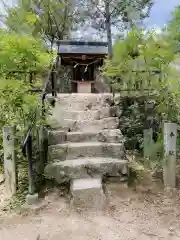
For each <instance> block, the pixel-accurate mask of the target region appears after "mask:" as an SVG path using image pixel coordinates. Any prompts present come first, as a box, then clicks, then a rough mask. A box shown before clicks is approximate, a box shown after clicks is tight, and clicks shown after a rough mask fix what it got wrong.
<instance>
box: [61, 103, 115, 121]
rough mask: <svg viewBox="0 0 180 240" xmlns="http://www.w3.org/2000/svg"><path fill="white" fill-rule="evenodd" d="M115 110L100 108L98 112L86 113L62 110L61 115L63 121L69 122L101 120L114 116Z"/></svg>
mask: <svg viewBox="0 0 180 240" xmlns="http://www.w3.org/2000/svg"><path fill="white" fill-rule="evenodd" d="M115 114H116V108H115V107H109V106H108V107H101V108H100V109H99V110H86V111H77V110H68V111H67V110H66V109H65V110H64V111H62V115H63V118H64V119H71V120H89V121H92V120H99V119H102V118H108V117H112V116H115Z"/></svg>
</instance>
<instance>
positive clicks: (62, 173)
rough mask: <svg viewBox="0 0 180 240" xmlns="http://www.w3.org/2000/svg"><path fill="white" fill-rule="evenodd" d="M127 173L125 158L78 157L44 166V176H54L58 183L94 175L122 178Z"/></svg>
mask: <svg viewBox="0 0 180 240" xmlns="http://www.w3.org/2000/svg"><path fill="white" fill-rule="evenodd" d="M127 174H128V166H127V160H121V159H115V158H111V157H110V158H78V159H74V160H73V159H72V160H66V161H63V162H62V161H55V162H54V163H49V164H48V165H47V166H46V167H45V176H46V177H47V178H54V179H55V180H56V181H57V182H58V183H63V182H69V181H70V180H72V179H79V178H89V177H93V178H94V177H96V176H104V175H106V176H109V177H119V179H121V178H122V180H124V176H125V175H126V176H127Z"/></svg>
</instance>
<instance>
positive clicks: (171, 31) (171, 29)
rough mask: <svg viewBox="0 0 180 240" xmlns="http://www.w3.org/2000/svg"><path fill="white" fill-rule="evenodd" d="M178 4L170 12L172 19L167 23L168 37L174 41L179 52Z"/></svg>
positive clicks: (179, 20) (179, 18)
mask: <svg viewBox="0 0 180 240" xmlns="http://www.w3.org/2000/svg"><path fill="white" fill-rule="evenodd" d="M179 26H180V5H178V6H177V7H176V8H175V10H174V11H173V12H172V19H171V20H170V22H169V23H168V25H167V31H168V35H169V39H170V40H171V41H172V42H173V43H174V45H175V49H176V51H177V52H180V28H179Z"/></svg>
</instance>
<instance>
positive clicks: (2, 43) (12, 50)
mask: <svg viewBox="0 0 180 240" xmlns="http://www.w3.org/2000/svg"><path fill="white" fill-rule="evenodd" d="M51 57H52V56H51V55H50V54H49V53H47V51H46V49H45V48H44V45H43V43H42V42H41V41H40V40H37V39H35V38H33V37H31V36H28V35H22V36H21V35H18V34H16V33H8V32H5V31H3V30H2V31H0V76H2V75H6V74H7V73H8V72H11V71H24V72H30V71H37V72H40V71H43V70H45V69H46V68H47V67H48V65H49V62H50V59H51Z"/></svg>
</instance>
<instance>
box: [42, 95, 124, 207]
mask: <svg viewBox="0 0 180 240" xmlns="http://www.w3.org/2000/svg"><path fill="white" fill-rule="evenodd" d="M55 100H56V103H55V106H54V108H53V113H52V116H51V117H50V119H49V121H50V125H51V128H52V131H50V133H49V149H48V152H49V158H48V164H47V165H46V167H45V176H46V177H47V178H51V179H55V180H56V182H57V183H60V184H61V183H64V182H70V183H71V188H70V191H71V195H72V203H73V204H74V205H75V206H76V207H85V208H86V207H88V208H89V207H93V208H97V207H98V208H99V207H101V206H103V204H102V203H104V202H105V195H104V192H103V187H102V179H103V177H104V176H106V177H109V178H117V179H118V181H125V180H126V179H127V175H128V167H127V160H126V158H125V152H124V144H123V136H122V134H121V131H120V130H119V129H117V128H118V118H117V117H116V109H115V108H114V106H113V96H112V94H110V93H108V94H107V93H103V94H59V95H58V96H57V98H56V99H55Z"/></svg>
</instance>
